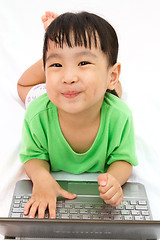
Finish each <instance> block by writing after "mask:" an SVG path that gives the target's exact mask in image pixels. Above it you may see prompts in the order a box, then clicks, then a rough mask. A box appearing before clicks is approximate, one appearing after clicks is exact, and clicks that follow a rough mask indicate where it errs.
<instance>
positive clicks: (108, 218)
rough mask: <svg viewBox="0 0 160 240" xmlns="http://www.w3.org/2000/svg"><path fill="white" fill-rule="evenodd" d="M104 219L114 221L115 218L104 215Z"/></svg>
mask: <svg viewBox="0 0 160 240" xmlns="http://www.w3.org/2000/svg"><path fill="white" fill-rule="evenodd" d="M103 219H104V220H106V221H107V220H113V216H111V215H103Z"/></svg>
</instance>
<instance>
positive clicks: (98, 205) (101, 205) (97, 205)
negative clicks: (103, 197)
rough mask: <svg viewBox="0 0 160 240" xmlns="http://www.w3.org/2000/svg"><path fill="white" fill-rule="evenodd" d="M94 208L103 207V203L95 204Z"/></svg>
mask: <svg viewBox="0 0 160 240" xmlns="http://www.w3.org/2000/svg"><path fill="white" fill-rule="evenodd" d="M94 207H95V208H96V209H103V204H95V206H94Z"/></svg>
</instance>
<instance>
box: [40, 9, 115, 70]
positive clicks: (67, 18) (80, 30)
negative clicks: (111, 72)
mask: <svg viewBox="0 0 160 240" xmlns="http://www.w3.org/2000/svg"><path fill="white" fill-rule="evenodd" d="M49 40H50V41H53V42H54V43H55V44H56V45H57V47H60V48H63V44H64V43H65V44H67V45H68V47H71V48H72V47H73V46H84V47H85V48H90V49H91V47H92V46H91V45H92V44H93V43H94V44H95V47H96V48H97V47H100V49H101V50H102V52H104V53H105V54H106V56H107V58H108V62H109V65H110V66H113V65H114V64H115V63H116V62H117V56H118V38H117V34H116V32H115V30H114V28H113V27H112V26H111V25H110V24H109V23H108V22H107V21H106V20H105V19H103V18H101V17H100V16H98V15H96V14H93V13H88V12H80V13H69V12H68V13H64V14H62V15H60V16H58V17H57V18H56V19H55V20H54V21H53V22H52V23H51V24H50V25H49V27H48V28H47V31H46V33H45V37H44V46H43V65H44V68H45V65H46V56H47V51H48V45H49ZM99 45H100V46H99Z"/></svg>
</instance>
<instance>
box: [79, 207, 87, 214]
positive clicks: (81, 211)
mask: <svg viewBox="0 0 160 240" xmlns="http://www.w3.org/2000/svg"><path fill="white" fill-rule="evenodd" d="M79 213H80V214H88V210H87V209H85V208H83V209H80V210H79Z"/></svg>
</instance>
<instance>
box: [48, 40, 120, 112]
mask: <svg viewBox="0 0 160 240" xmlns="http://www.w3.org/2000/svg"><path fill="white" fill-rule="evenodd" d="M49 43H50V44H49V50H48V52H47V58H46V67H45V74H46V87H47V94H48V97H49V99H50V100H51V101H52V102H53V103H54V104H55V105H56V106H57V107H58V109H59V110H62V111H65V112H67V113H72V114H73V113H74V114H76V113H82V112H84V111H86V110H87V111H88V110H89V109H94V108H96V107H101V105H102V102H103V99H104V94H105V92H106V90H107V89H114V87H115V84H116V81H118V77H117V75H116V74H115V73H114V71H113V67H109V66H108V61H107V57H106V55H105V54H104V53H103V52H102V51H101V50H100V48H99V47H98V48H95V47H94V44H93V46H92V48H91V49H89V48H85V47H83V46H82V47H79V46H78V47H73V48H69V47H68V46H67V45H66V44H64V45H63V48H59V47H56V46H55V44H54V43H53V42H49ZM116 77H117V79H115V78H116Z"/></svg>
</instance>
